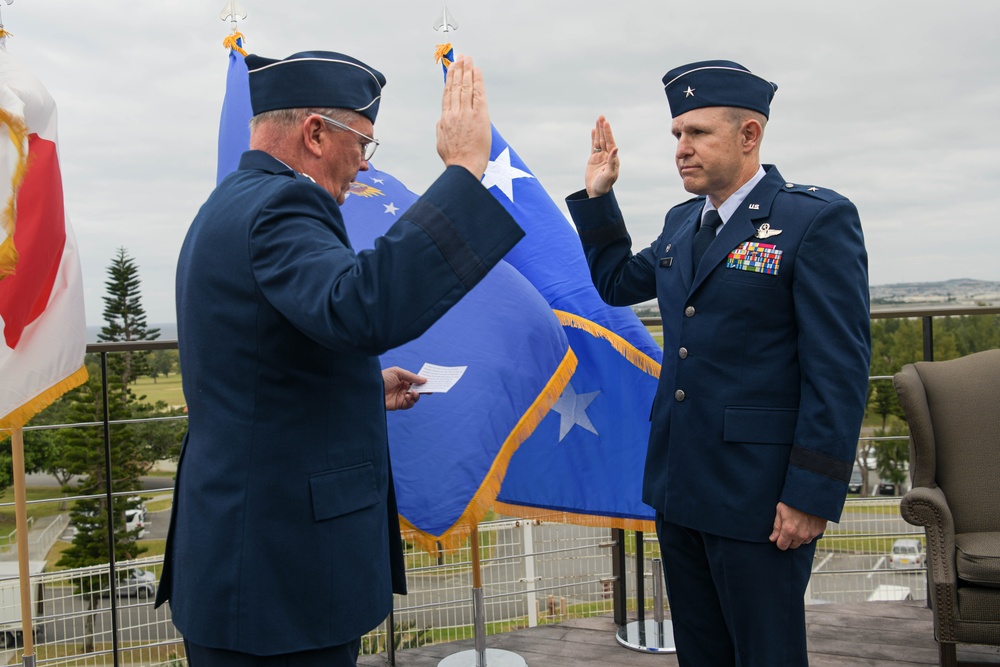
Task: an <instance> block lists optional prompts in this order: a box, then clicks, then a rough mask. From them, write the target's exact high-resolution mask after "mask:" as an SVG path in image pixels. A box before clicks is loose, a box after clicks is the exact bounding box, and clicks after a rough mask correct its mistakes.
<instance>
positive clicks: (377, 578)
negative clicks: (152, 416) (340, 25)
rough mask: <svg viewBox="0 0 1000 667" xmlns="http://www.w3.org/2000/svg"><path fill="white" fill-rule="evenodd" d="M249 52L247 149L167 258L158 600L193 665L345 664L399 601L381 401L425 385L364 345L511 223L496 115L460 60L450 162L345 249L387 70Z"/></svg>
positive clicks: (408, 321) (486, 259)
mask: <svg viewBox="0 0 1000 667" xmlns="http://www.w3.org/2000/svg"><path fill="white" fill-rule="evenodd" d="M247 66H248V68H249V73H250V75H249V76H250V101H251V107H252V110H253V113H254V118H253V120H252V122H251V136H250V148H251V150H249V151H247V152H246V153H244V154H243V156H242V158H241V161H240V164H239V169H238V170H237V171H236V172H234V173H232V174H230V175H229V176H227V177H226V178H225V179H224V180H223V181H222V182H221V183H220V184H219V186H218V187H217V188H216V190H215V191H214V192H213V193H212V195H211V196H210V197H209V198H208V201H207V202H206V203H205V204H204V205H203V206H202V208H201V210H200V211H199V212H198V215H197V217H196V218H195V220H194V222H193V223H192V224H191V227H190V229H189V231H188V234H187V237H186V239H185V241H184V244H183V247H182V249H181V254H180V259H179V261H178V266H177V322H178V336H179V346H180V357H181V367H182V368H183V369H184V395H185V397H186V399H187V403H188V414H189V418H190V420H189V427H188V433H187V436H186V437H185V440H184V444H183V448H182V451H181V459H180V464H179V469H178V474H177V481H176V491H175V494H174V505H173V513H172V516H171V525H170V533H169V537H168V540H167V549H166V554H165V556H164V569H163V575H162V578H161V583H160V589H159V594H158V598H157V604H162V603H163V602H164V601H165V600H168V599H169V600H170V603H171V610H172V615H173V621H174V624H175V625H176V626H177V628H178V629H179V630H180V631H181V633H182V634H183V636H184V638H185V640H186V646H187V651H188V654H187V657H188V661H189V663H190V664H191V665H192V666H193V667H205V666H207V665H247V664H253V665H259V666H261V667H265V666H267V665H279V664H280V665H282V666H284V665H293V666H294V665H313V664H317V665H319V664H322V665H325V666H327V667H329V666H336V665H354V664H355V663H356V659H357V655H358V648H359V644H360V637H361V635H363V634H364V633H365V632H367V631H368V630H370V629H371V628H373V627H375V626H376V625H378V624H379V623H381V622H382V621H383V619H385V617H386V616H387V615H388V613H389V611H390V610H391V608H392V594H393V592H397V593H405V578H404V572H403V565H402V557H403V555H402V548H401V541H400V535H399V524H398V516H397V510H396V503H395V497H394V494H393V482H392V473H391V470H390V464H389V450H388V443H387V438H386V414H385V412H386V409H396V408H407V407H410V406H412V405H413V403H414V402H415V400H416V395H415V394H414V393H412V392H411V391H409V390H410V389H411V385H412V384H413V383H417V382H419V381H420V378H419V377H418V376H416V375H414V374H413V373H410V372H407V371H403V370H401V369H387V370H385V371H383V370H382V369H381V368H380V365H379V360H378V355H379V354H381V353H383V352H385V351H386V350H388V349H390V348H393V347H396V346H398V345H401V344H403V343H405V342H407V341H409V340H411V339H413V338H416V337H417V336H419V335H420V334H421V333H423V332H424V331H425V330H426V329H427V328H428V327H430V326H431V325H432V324H433V323H434V322H435V321H436V320H437V319H438V318H440V317H441V316H442V315H443V314H444V313H445V312H446V311H447V310H448V309H449V308H451V306H453V305H454V304H455V303H456V302H457V301H458V300H459V299H461V298H462V297H463V296H464V295H465V294H466V293H468V292H469V290H471V289H472V288H473V286H475V285H476V284H477V283H478V282H479V280H481V279H482V278H483V277H484V275H485V274H486V273H487V272H488V271H489V270H490V269H491V268H492V267H493V266H494V265H495V264H496V263H497V262H499V261H500V259H501V258H502V257H503V256H504V254H506V253H507V251H508V250H510V249H511V248H512V247H513V246H514V245H515V244H516V243H517V241H518V240H519V239H520V238H521V237H522V236H523V232H522V230H521V229H520V228H519V227H518V225H517V224H516V223H515V222H514V220H513V219H512V218H511V217H510V215H509V214H507V212H506V211H505V210H504V208H503V207H502V206H501V205H500V204H499V203H497V201H496V199H495V198H494V197H493V196H492V195H490V194H489V192H488V191H487V190H486V189H485V188H484V187H483V186H482V184H481V183H480V178H481V176H482V174H483V173H484V171H485V169H486V165H487V162H488V160H489V147H490V122H489V117H488V113H487V109H486V98H485V89H484V87H483V80H482V76H481V73H480V72H479V70H478V68H475V67H474V66H473V64H472V62H471V60H468V59H465V58H460V59H458V60H457V61H456V62H455V64H454V65H453V66H452V68H451V71H450V72H449V73H448V77H447V82H446V84H445V92H444V97H443V104H442V116H441V121H440V122H439V124H438V152H439V154H440V155H441V157H442V159H443V161H444V163H445V165H446V169H445V171H444V173H443V174H442V175H441V176H440V177H439V178H438V179H437V181H435V182H434V184H433V185H431V187H430V188H429V189H428V190H427V192H426V193H425V194H424V196H423V197H421V198H420V199H419V200H418V201H417V202H416V203H415V204H414V205H413V206H412V207H411V208H410V209H409V210H408V211H407V212H406V213H405V214H404V215H402V216H401V219H400V220H399V221H398V222H397V223H396V224H395V225H394V226H393V227H392V228H391V229H389V231H388V232H387V233H386V234H385V236H384V237H383V238H381V239H380V240H379V241H378V242H377V243H376V247H375V248H374V250H371V251H365V252H361V253H358V254H356V253H355V252H354V250H353V249H352V247H351V242H350V239H349V238H348V235H347V231H346V229H345V227H344V221H343V219H342V217H341V213H340V208H339V204H341V203H343V201H344V198H345V197H346V195H347V193H348V189H349V187H350V183H351V181H353V180H354V178H355V176H356V175H357V172H358V171H359V170H367V169H368V162H367V160H368V158H370V157H371V153H372V151H373V149H374V147H375V146H376V145H377V142H375V140H374V139H373V137H372V129H373V124H374V122H375V116H376V113H377V112H378V106H379V101H380V98H381V94H382V87H383V86H384V85H385V78H384V77H383V76H382V74H381V73H379V72H378V71H376V70H374V69H372V68H371V67H369V66H368V65H366V64H364V63H362V62H360V61H358V60H355V59H354V58H351V57H349V56H345V55H342V54H338V53H331V52H325V51H312V52H303V53H297V54H295V55H293V56H290V57H288V58H285V59H284V60H271V59H267V58H262V57H259V56H255V55H250V56H248V57H247ZM418 409H419V408H418Z"/></svg>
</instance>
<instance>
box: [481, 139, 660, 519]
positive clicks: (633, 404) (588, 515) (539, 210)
mask: <svg viewBox="0 0 1000 667" xmlns="http://www.w3.org/2000/svg"><path fill="white" fill-rule="evenodd" d="M483 184H484V185H486V186H487V187H489V188H490V189H491V191H492V192H493V193H494V195H495V196H496V198H497V199H498V200H499V201H500V202H501V203H502V204H503V205H504V207H506V208H507V210H508V211H510V213H511V215H513V216H514V218H515V219H516V220H517V221H518V223H519V224H520V225H521V227H522V228H523V229H524V230H525V232H526V236H525V238H524V239H522V240H521V242H520V243H518V245H517V246H516V247H515V248H514V249H513V250H512V251H511V252H510V253H508V255H507V261H508V262H510V264H511V265H512V266H514V267H515V268H516V269H517V270H518V271H519V272H520V273H521V274H522V275H524V277H525V278H527V279H528V280H529V281H530V282H531V284H532V285H533V286H534V287H535V288H536V289H537V290H538V291H539V293H541V294H542V296H543V297H544V298H545V299H546V301H547V302H548V304H549V305H550V307H551V308H552V309H553V310H554V311H555V313H556V315H557V316H558V317H559V319H560V322H561V323H562V325H563V327H564V329H565V331H566V335H567V337H568V338H569V341H570V347H571V348H572V349H573V351H574V352H575V353H576V357H577V361H578V364H577V370H576V372H575V373H574V375H573V377H572V378H571V379H570V382H569V384H567V385H566V389H565V391H564V392H563V394H562V395H561V396H560V398H559V400H558V401H557V402H556V404H555V405H554V406H553V408H552V410H551V411H550V412H549V414H548V415H547V416H546V417H545V419H544V420H543V421H542V423H541V424H540V425H539V427H538V428H537V429H536V430H535V432H534V433H533V434H532V436H531V437H530V438H529V439H528V440H527V441H525V442H524V444H523V445H522V446H521V448H520V449H519V450H518V452H517V454H515V456H514V457H513V459H512V460H511V464H510V466H509V467H508V469H507V476H506V478H505V479H504V483H503V486H502V487H501V489H500V494H499V496H497V500H498V502H499V504H498V509H501V510H502V511H506V512H509V513H519V514H524V513H525V512H526V511H527V512H528V513H531V514H534V515H537V516H546V517H549V518H557V517H559V515H561V518H562V519H563V520H566V521H570V522H575V523H586V524H589V525H603V526H609V527H615V528H630V529H637V530H651V529H652V525H651V524H650V523H649V522H650V521H652V520H653V519H654V517H655V515H654V512H653V509H652V508H650V507H649V506H648V505H645V504H644V503H643V502H642V500H641V493H642V472H643V466H644V464H645V458H646V446H647V442H648V440H649V413H650V410H651V408H652V404H653V396H654V395H655V393H656V384H657V379H658V378H659V372H660V364H661V362H662V359H663V353H662V350H661V349H660V347H659V346H658V345H657V344H656V342H655V341H654V340H653V338H652V336H651V335H650V334H649V332H648V331H647V329H646V327H645V326H643V324H642V322H640V321H639V318H638V317H636V315H635V313H634V312H633V311H632V309H631V308H620V307H612V306H608V305H607V304H605V303H604V302H603V301H602V300H601V298H600V296H599V295H598V294H597V290H596V289H595V288H594V286H593V283H592V282H591V279H590V270H589V268H588V267H587V261H586V258H585V256H584V254H583V248H582V246H581V245H580V239H579V237H578V235H577V233H576V231H575V230H574V229H573V227H572V226H571V225H570V224H569V222H568V221H567V220H566V218H565V216H564V215H563V214H562V212H561V211H560V210H559V208H558V207H557V206H556V205H555V203H554V202H553V201H552V199H551V198H550V197H549V196H548V194H547V193H546V192H545V189H544V188H543V187H542V186H541V184H540V183H539V182H538V179H537V178H535V176H534V175H533V174H532V173H531V171H530V170H529V169H528V168H527V166H526V165H525V164H524V162H523V161H522V160H521V158H520V157H519V156H518V155H517V153H515V152H514V150H513V149H512V148H511V147H510V146H509V145H508V144H507V142H506V141H504V139H503V137H502V136H500V133H499V132H497V131H496V129H495V128H494V130H493V146H492V149H491V159H490V163H489V166H488V167H487V170H486V174H485V175H484V177H483ZM505 505H507V506H517V507H504V506H505ZM526 508H527V509H526ZM553 512H555V513H558V514H557V515H556V517H553Z"/></svg>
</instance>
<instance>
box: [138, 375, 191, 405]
mask: <svg viewBox="0 0 1000 667" xmlns="http://www.w3.org/2000/svg"><path fill="white" fill-rule="evenodd" d="M132 391H134V392H135V395H136V396H143V395H145V396H146V400H145V402H146V403H153V404H155V403H156V402H157V401H163V402H164V403H166V404H167V405H170V406H180V405H187V401H185V400H184V392H183V390H182V389H181V375H180V373H171V374H170V375H169V376H167V377H159V378H157V379H156V382H153V378H151V377H149V376H148V375H144V376H142V377H140V378H138V379H136V381H135V384H133V385H132Z"/></svg>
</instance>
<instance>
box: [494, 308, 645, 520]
mask: <svg viewBox="0 0 1000 667" xmlns="http://www.w3.org/2000/svg"><path fill="white" fill-rule="evenodd" d="M552 312H554V313H555V314H556V317H557V318H558V319H559V322H560V324H562V325H563V326H564V327H573V328H574V329H581V330H583V331H586V332H587V333H589V334H590V335H591V336H594V337H595V338H602V339H604V340H606V341H608V342H609V343H611V346H612V347H614V348H615V350H616V351H617V352H618V353H619V354H621V355H622V356H623V357H625V358H626V359H628V360H629V362H631V363H632V364H633V365H634V366H635V367H636V368H638V369H639V370H641V371H642V372H644V373H646V374H648V375H652V376H653V377H659V376H660V364H658V363H656V361H655V360H653V359H652V358H650V357H649V356H648V355H646V354H645V353H643V352H641V351H640V350H638V349H637V348H636V347H635V346H634V345H632V344H631V343H629V342H628V341H627V340H625V339H624V338H622V337H621V336H619V335H618V334H616V333H615V332H613V331H611V330H610V329H606V328H604V327H602V326H600V325H599V324H595V323H594V322H591V321H590V320H588V319H585V318H582V317H580V316H578V315H574V314H572V313H567V312H565V311H562V310H553V311H552ZM494 509H495V510H496V511H498V512H502V513H504V514H507V515H509V516H515V517H524V518H526V519H538V520H541V521H551V522H554V523H571V524H574V525H578V526H594V527H599V528H621V529H623V530H640V531H643V532H654V531H655V530H656V524H655V522H653V521H649V520H646V519H628V518H624V517H614V516H597V515H591V514H577V513H575V512H561V511H558V510H551V509H543V508H538V507H526V506H523V505H509V504H507V503H503V502H498V503H496V505H495V506H494Z"/></svg>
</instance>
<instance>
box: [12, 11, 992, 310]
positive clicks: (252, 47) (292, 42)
mask: <svg viewBox="0 0 1000 667" xmlns="http://www.w3.org/2000/svg"><path fill="white" fill-rule="evenodd" d="M6 2H9V0H0V11H2V20H3V24H4V27H5V29H6V30H8V31H9V32H11V33H12V34H13V37H11V38H9V39H8V40H7V50H8V52H9V53H11V54H12V55H14V56H15V57H16V58H18V59H19V60H20V61H21V62H22V63H23V64H25V65H26V66H28V67H29V68H30V69H32V70H33V71H34V72H35V73H36V74H37V75H38V76H39V78H40V79H41V80H42V82H43V83H44V84H45V85H46V87H47V88H48V89H49V91H50V92H51V94H52V96H53V97H54V98H55V100H56V103H57V105H58V108H59V138H60V160H61V164H62V169H63V181H64V188H65V197H66V210H67V212H68V214H69V216H70V220H71V222H72V225H73V228H74V230H75V232H76V235H77V238H78V241H79V245H80V249H81V255H82V257H81V261H82V263H83V268H84V284H85V294H86V297H85V298H86V301H87V303H86V308H87V321H88V324H90V325H97V324H101V323H102V317H101V311H102V309H103V302H102V300H101V297H102V296H103V294H104V281H105V278H106V271H107V267H108V265H109V263H110V262H111V259H112V257H113V255H114V254H115V252H116V249H117V248H118V247H120V246H124V247H125V248H126V249H127V250H128V252H129V254H130V255H131V256H132V257H133V258H134V259H135V261H136V262H137V264H138V266H139V269H140V276H141V278H142V286H143V291H142V296H143V304H144V305H145V308H146V312H147V317H148V321H149V322H150V323H157V322H173V321H174V320H175V315H174V298H173V280H174V269H175V266H176V261H177V254H178V251H179V248H180V245H181V242H182V240H183V238H184V234H185V231H186V230H187V227H188V225H189V223H190V221H191V219H192V218H193V217H194V215H195V213H196V212H197V210H198V207H199V206H200V205H201V204H202V202H203V201H204V200H205V198H206V197H207V196H208V194H209V192H210V191H211V190H212V188H213V187H214V185H215V169H216V140H217V134H218V122H219V112H220V109H221V105H222V99H223V93H224V84H225V75H226V67H227V51H226V50H225V49H224V48H223V47H222V40H223V39H224V38H225V37H226V36H227V35H228V34H229V32H230V30H231V24H230V23H229V22H224V21H222V20H220V18H219V12H220V10H221V9H222V8H223V5H224V4H226V3H225V1H224V0H159V1H153V0H141V1H139V0H101V1H100V2H93V3H86V2H71V1H70V0H44V1H43V0H15V2H14V4H12V5H10V6H8V5H7V4H6ZM240 4H241V5H242V7H243V8H244V9H245V10H246V12H247V14H248V16H247V19H246V20H242V21H240V22H239V29H240V31H241V32H243V34H244V35H245V36H246V40H247V43H246V48H247V49H248V50H249V51H250V52H252V53H258V54H261V55H264V56H268V57H275V58H282V57H285V56H288V55H290V54H292V53H294V52H296V51H302V50H311V49H322V50H331V51H341V52H344V53H347V54H350V55H352V56H355V57H357V58H359V59H361V60H363V61H365V62H367V63H368V64H369V65H371V66H372V67H375V68H376V69H379V70H381V71H382V72H383V73H384V74H385V75H386V78H387V79H388V84H387V86H386V89H385V91H384V94H383V99H382V104H381V108H380V113H379V118H378V122H377V123H376V126H375V134H376V136H377V137H378V138H379V140H380V141H381V142H382V146H381V148H379V152H378V155H377V156H376V159H375V161H374V162H375V164H376V166H378V168H379V169H381V170H383V171H388V172H390V173H392V174H393V175H395V176H396V177H397V178H399V179H400V180H402V181H403V182H404V183H406V184H407V185H408V186H409V188H410V189H411V190H414V191H416V192H418V193H419V192H422V191H423V190H424V189H426V188H427V186H428V185H430V183H431V182H432V181H433V179H434V178H436V177H437V175H438V174H439V173H440V172H441V169H442V165H441V162H440V160H439V158H438V157H437V154H436V151H435V147H434V145H435V135H434V124H435V122H436V120H437V116H438V114H439V112H440V92H441V75H440V70H439V68H438V66H437V65H435V64H434V62H433V53H434V49H435V45H436V44H438V43H440V42H442V41H445V39H447V41H451V42H452V43H453V44H454V45H455V47H456V51H457V52H458V53H468V54H469V55H472V56H473V58H474V59H475V61H476V64H477V65H479V66H481V67H482V68H483V71H484V75H485V79H486V86H487V97H488V99H489V106H490V114H491V117H492V120H493V123H494V125H496V127H497V129H498V130H499V131H500V132H501V134H503V135H504V137H505V138H506V139H507V140H508V141H509V142H510V144H511V145H512V146H513V147H514V149H515V150H516V151H517V152H518V153H519V154H520V156H521V157H522V158H523V159H524V160H525V162H526V163H527V165H528V166H529V168H530V169H531V170H532V171H533V172H534V174H535V176H536V177H537V178H538V179H539V180H540V181H541V183H542V185H543V186H545V188H546V189H547V190H548V192H549V193H550V194H551V195H552V196H553V198H554V199H555V200H556V202H557V203H558V204H559V205H560V207H561V208H562V209H563V211H565V204H564V203H563V198H564V197H565V196H566V195H567V194H569V193H570V192H573V191H575V190H577V189H579V188H580V187H582V183H583V176H582V174H583V168H584V164H585V161H586V159H587V156H588V150H589V131H590V128H591V127H592V126H593V123H594V120H595V119H596V117H597V116H598V114H601V113H603V114H605V115H606V116H607V117H608V118H609V120H610V121H611V123H612V125H613V128H614V131H615V136H616V139H617V141H618V144H619V146H620V151H621V159H622V174H621V178H620V180H619V182H618V185H617V186H616V192H617V195H618V200H619V202H620V203H621V204H622V208H623V210H624V213H625V219H626V222H627V224H628V227H629V230H630V232H631V233H632V237H633V239H634V241H635V243H636V250H638V249H640V248H642V247H645V246H646V245H648V243H650V242H651V241H652V240H653V239H654V238H655V237H656V235H657V234H658V233H659V231H660V227H661V225H662V221H663V215H664V213H665V212H666V211H667V209H668V208H670V207H671V206H673V205H674V204H676V203H679V202H681V201H684V200H685V199H687V198H688V197H689V195H687V193H685V192H684V190H683V188H682V187H681V185H680V179H679V177H678V175H677V172H676V170H675V168H674V164H673V152H674V140H673V138H672V137H671V136H670V133H669V122H670V119H669V110H668V107H667V102H666V98H665V96H664V94H663V88H662V84H661V83H660V78H661V77H662V76H663V74H664V73H665V72H666V71H667V70H669V69H672V68H673V67H675V66H678V65H681V64H684V63H687V62H692V61H696V60H707V59H716V58H719V59H728V60H735V61H737V62H739V63H741V64H743V65H744V66H746V67H748V68H749V69H751V70H753V71H754V72H755V73H758V74H760V75H761V76H764V77H765V78H768V79H770V80H771V81H774V82H775V83H777V84H778V92H777V94H776V95H775V98H774V101H773V102H772V106H771V122H770V124H769V125H768V128H767V133H766V136H765V139H764V143H763V148H762V159H763V161H764V162H766V163H774V164H777V165H778V168H779V169H780V170H781V173H782V174H783V175H784V177H785V178H786V179H787V180H789V181H792V182H797V183H809V184H817V185H821V186H823V187H829V188H832V189H835V190H837V191H839V192H840V193H842V194H844V195H846V196H847V197H849V198H850V199H852V200H853V201H854V202H855V203H856V204H857V206H858V208H859V210H860V212H861V220H862V224H863V226H864V229H865V236H866V239H867V244H868V251H869V255H870V271H871V283H872V284H876V285H877V284H884V283H895V282H919V281H936V280H946V279H950V278H977V279H982V280H1000V261H997V257H998V254H1000V224H998V223H997V221H996V220H997V217H998V215H1000V132H998V129H997V127H998V120H1000V42H998V41H997V39H996V29H997V25H998V22H1000V2H997V0H957V1H956V2H951V3H928V2H903V1H902V0H900V1H898V2H889V1H880V0H865V1H863V2H861V1H855V0H838V1H837V2H815V1H807V2H803V1H802V0H794V1H779V0H755V1H754V2H738V1H736V0H701V1H700V2H696V3H683V2H677V1H676V0H619V1H618V2H600V3H599V2H592V1H585V0H533V1H528V0H503V1H502V2H498V1H495V0H450V2H448V10H449V12H450V13H451V14H452V15H453V17H454V19H455V20H456V21H457V22H458V26H459V27H458V30H457V31H456V32H453V33H450V34H449V35H442V34H441V33H437V32H435V31H434V30H433V28H432V25H433V24H434V22H435V21H436V20H437V19H438V18H439V17H440V14H441V10H442V8H443V6H444V5H443V3H442V2H441V1H440V0H382V1H381V2H353V3H350V2H321V1H318V0H312V1H307V0H281V1H280V2H279V1H277V0H270V1H268V2H264V1H263V0H240Z"/></svg>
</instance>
